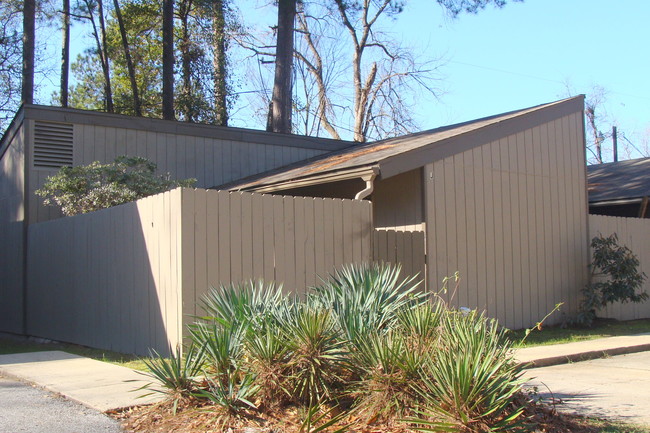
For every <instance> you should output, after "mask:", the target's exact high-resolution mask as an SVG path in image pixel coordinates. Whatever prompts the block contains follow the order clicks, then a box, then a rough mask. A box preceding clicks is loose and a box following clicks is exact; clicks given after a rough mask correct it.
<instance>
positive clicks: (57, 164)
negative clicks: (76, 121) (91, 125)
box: [34, 122, 74, 168]
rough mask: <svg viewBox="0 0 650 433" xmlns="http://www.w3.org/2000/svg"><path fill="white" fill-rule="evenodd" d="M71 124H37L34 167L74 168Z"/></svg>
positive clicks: (72, 128) (35, 127)
mask: <svg viewBox="0 0 650 433" xmlns="http://www.w3.org/2000/svg"><path fill="white" fill-rule="evenodd" d="M73 132H74V125H72V124H71V123H54V122H35V124H34V167H46V168H61V167H66V166H67V167H72V150H73V145H72V143H73V142H72V137H73Z"/></svg>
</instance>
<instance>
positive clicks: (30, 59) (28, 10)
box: [21, 0, 36, 104]
mask: <svg viewBox="0 0 650 433" xmlns="http://www.w3.org/2000/svg"><path fill="white" fill-rule="evenodd" d="M35 27H36V1H35V0H25V1H24V3H23V72H22V91H21V102H22V103H23V104H33V103H34V52H35V50H36V48H35V47H36V41H35V39H36V35H35V33H36V32H35Z"/></svg>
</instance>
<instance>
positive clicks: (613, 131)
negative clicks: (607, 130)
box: [612, 126, 618, 162]
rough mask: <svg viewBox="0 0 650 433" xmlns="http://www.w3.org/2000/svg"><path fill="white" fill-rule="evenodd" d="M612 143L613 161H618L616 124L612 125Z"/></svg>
mask: <svg viewBox="0 0 650 433" xmlns="http://www.w3.org/2000/svg"><path fill="white" fill-rule="evenodd" d="M612 143H613V146H614V162H616V161H618V137H617V136H616V126H612Z"/></svg>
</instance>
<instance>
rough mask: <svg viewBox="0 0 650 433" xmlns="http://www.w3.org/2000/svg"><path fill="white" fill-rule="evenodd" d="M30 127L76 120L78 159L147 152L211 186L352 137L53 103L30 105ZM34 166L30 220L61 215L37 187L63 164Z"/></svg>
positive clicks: (178, 174) (180, 175) (164, 168)
mask: <svg viewBox="0 0 650 433" xmlns="http://www.w3.org/2000/svg"><path fill="white" fill-rule="evenodd" d="M25 118H26V119H27V122H26V123H25V126H26V128H30V129H32V130H33V128H34V126H35V124H36V122H53V123H55V124H56V123H59V124H68V125H72V126H73V130H74V133H73V137H74V138H73V142H74V143H73V160H74V165H83V164H89V163H91V162H93V161H101V162H112V161H113V160H114V159H115V157H117V156H120V155H129V156H142V157H145V158H147V159H150V160H152V161H153V162H155V163H156V164H157V165H158V170H159V171H160V172H161V173H165V172H168V173H170V174H171V176H172V177H173V178H177V179H185V178H195V179H197V183H196V187H197V188H211V187H214V186H218V185H221V184H225V183H228V182H231V181H234V180H238V179H241V178H244V177H247V176H251V175H253V174H258V173H261V172H265V171H268V170H272V169H274V168H278V167H281V166H284V165H287V164H290V163H292V162H295V161H300V160H303V159H307V158H310V157H313V156H316V155H320V154H322V153H325V152H330V151H332V150H336V149H341V148H344V147H347V146H349V145H350V144H351V143H348V142H344V141H337V140H327V139H322V138H313V137H301V136H295V135H283V134H270V133H266V132H263V131H254V130H245V129H239V128H225V127H217V126H209V125H197V124H189V123H182V122H173V121H165V120H159V119H146V118H134V117H128V116H120V115H112V114H107V113H96V112H89V111H81V110H72V109H62V108H53V107H38V106H28V107H27V108H25ZM30 167H31V169H32V170H33V172H34V173H33V175H32V179H33V182H31V183H30V185H29V188H30V200H31V201H32V203H31V208H32V209H33V211H32V212H31V213H30V214H31V216H30V222H37V221H46V220H48V219H52V218H54V217H58V216H59V213H58V211H57V210H56V209H54V208H48V207H45V206H43V205H42V204H41V201H42V199H40V198H37V197H35V196H34V195H33V194H32V193H31V192H33V191H35V190H36V189H38V188H40V187H41V186H42V185H43V183H44V181H45V179H46V178H47V177H48V176H50V175H52V174H53V173H55V172H56V171H57V168H42V167H40V168H37V167H34V165H33V161H31V160H30Z"/></svg>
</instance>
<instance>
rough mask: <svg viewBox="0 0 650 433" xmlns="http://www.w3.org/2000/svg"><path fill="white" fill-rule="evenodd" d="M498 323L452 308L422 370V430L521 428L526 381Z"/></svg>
mask: <svg viewBox="0 0 650 433" xmlns="http://www.w3.org/2000/svg"><path fill="white" fill-rule="evenodd" d="M504 333H505V330H503V329H499V328H498V325H497V323H496V321H494V320H491V319H488V318H486V317H485V316H483V315H480V314H477V313H476V312H471V313H469V314H463V313H459V312H455V311H451V310H448V311H447V312H446V313H445V314H444V317H443V320H442V329H441V334H440V341H439V344H438V346H437V347H436V353H435V356H434V357H430V358H429V359H428V360H427V362H426V364H425V365H424V368H423V369H422V377H421V383H422V384H423V385H422V386H421V387H419V388H418V389H417V391H418V393H419V395H420V396H421V397H422V409H421V413H422V414H423V415H424V416H423V417H421V418H418V419H411V421H413V422H415V423H416V424H418V427H416V430H420V431H459V432H464V431H480V432H483V431H507V430H512V429H517V428H519V424H518V423H517V421H518V418H519V417H520V416H521V415H522V413H523V407H516V406H515V401H516V397H517V396H518V395H519V393H520V391H521V388H522V386H523V383H524V380H523V379H522V378H521V373H522V367H521V366H519V365H518V364H517V363H516V362H515V360H514V359H513V355H512V353H511V351H510V349H511V346H510V343H509V342H508V341H507V340H506V338H505V336H504Z"/></svg>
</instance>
